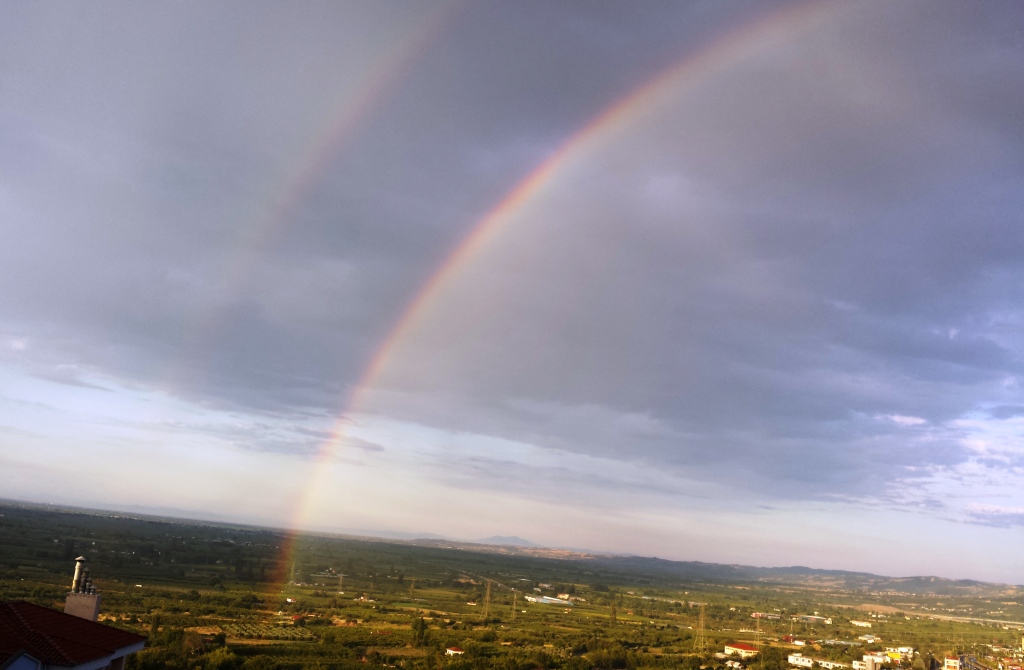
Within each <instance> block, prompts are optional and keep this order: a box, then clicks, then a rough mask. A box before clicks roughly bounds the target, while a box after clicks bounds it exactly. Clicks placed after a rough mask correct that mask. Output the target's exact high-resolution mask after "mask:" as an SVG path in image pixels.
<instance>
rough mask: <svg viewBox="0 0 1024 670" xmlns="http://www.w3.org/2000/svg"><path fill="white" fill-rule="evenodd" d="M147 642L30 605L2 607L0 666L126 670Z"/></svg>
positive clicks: (30, 669)
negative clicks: (133, 656) (125, 664)
mask: <svg viewBox="0 0 1024 670" xmlns="http://www.w3.org/2000/svg"><path fill="white" fill-rule="evenodd" d="M145 644H146V638H144V637H142V636H141V635H135V634H134V633H128V632H126V631H123V630H118V629H117V628H113V627H111V626H106V625H104V624H101V623H96V622H94V621H90V620H88V619H86V618H83V617H80V616H75V615H73V614H67V613H64V612H58V611H56V610H52V609H50V608H48V607H42V606H40V605H33V604H32V603H29V602H25V601H18V602H7V603H0V667H3V668H6V669H7V670H12V669H17V670H50V669H51V668H52V669H53V670H56V669H57V668H60V670H70V669H72V668H74V669H77V670H102V669H105V668H109V669H110V670H121V669H122V668H124V660H125V658H126V657H127V656H129V655H130V654H134V653H135V652H137V651H141V650H142V648H143V647H144V646H145Z"/></svg>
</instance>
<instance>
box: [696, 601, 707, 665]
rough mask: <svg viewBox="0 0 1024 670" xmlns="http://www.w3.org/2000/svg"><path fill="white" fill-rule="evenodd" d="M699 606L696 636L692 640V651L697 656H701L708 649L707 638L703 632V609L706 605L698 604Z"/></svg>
mask: <svg viewBox="0 0 1024 670" xmlns="http://www.w3.org/2000/svg"><path fill="white" fill-rule="evenodd" d="M698 604H699V605H700V619H698V621H697V634H696V635H695V636H694V638H693V650H694V651H695V652H697V653H698V654H703V653H704V652H705V651H707V649H708V636H707V632H706V631H705V630H704V607H705V605H706V603H698Z"/></svg>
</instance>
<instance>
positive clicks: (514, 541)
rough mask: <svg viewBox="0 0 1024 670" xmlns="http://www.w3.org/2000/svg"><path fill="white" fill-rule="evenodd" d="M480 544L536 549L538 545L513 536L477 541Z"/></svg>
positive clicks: (498, 536) (486, 538) (500, 536)
mask: <svg viewBox="0 0 1024 670" xmlns="http://www.w3.org/2000/svg"><path fill="white" fill-rule="evenodd" d="M477 542H479V543H480V544H499V545H502V546H508V547H536V546H538V545H536V544H534V543H533V542H530V541H529V540H524V539H523V538H521V537H516V536H515V535H492V536H491V537H485V538H484V539H482V540H477Z"/></svg>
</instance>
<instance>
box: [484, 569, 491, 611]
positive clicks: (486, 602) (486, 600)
mask: <svg viewBox="0 0 1024 670" xmlns="http://www.w3.org/2000/svg"><path fill="white" fill-rule="evenodd" d="M490 613H491V580H490V579H488V580H487V596H486V597H485V598H484V619H485V620H486V619H487V615H489V614H490Z"/></svg>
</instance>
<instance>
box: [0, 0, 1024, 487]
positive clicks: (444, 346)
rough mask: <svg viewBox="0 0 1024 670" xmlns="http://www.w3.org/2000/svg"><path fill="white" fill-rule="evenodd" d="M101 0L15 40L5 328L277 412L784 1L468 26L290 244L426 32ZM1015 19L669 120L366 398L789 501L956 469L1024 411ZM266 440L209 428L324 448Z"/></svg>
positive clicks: (882, 36)
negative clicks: (569, 163) (543, 166)
mask: <svg viewBox="0 0 1024 670" xmlns="http://www.w3.org/2000/svg"><path fill="white" fill-rule="evenodd" d="M780 6H781V5H780ZM106 7H107V9H106V10H104V11H93V10H91V9H90V10H85V9H83V8H71V9H68V8H66V7H61V8H60V10H59V11H58V9H57V7H56V6H46V5H38V6H25V7H19V8H17V9H12V10H11V11H10V17H9V18H10V20H8V21H5V22H4V25H3V26H0V76H2V80H0V85H2V91H3V95H2V96H0V100H2V102H0V179H2V182H0V212H2V213H0V217H2V218H0V225H2V232H0V236H2V237H0V242H2V243H0V310H2V313H3V315H4V316H3V320H2V321H0V336H4V337H7V336H9V337H11V338H18V339H19V341H21V340H24V341H25V342H26V343H27V348H25V349H24V351H23V352H22V353H20V354H19V356H20V358H19V359H18V360H20V361H21V362H20V363H19V365H24V366H26V367H27V368H28V369H30V370H31V372H32V373H33V374H36V375H38V376H40V377H45V378H49V379H53V378H54V376H53V375H54V374H55V373H54V372H53V371H54V370H56V369H58V368H59V366H61V365H72V366H74V367H73V368H60V369H65V370H71V369H74V370H84V371H87V372H89V373H90V375H89V379H91V380H94V379H99V378H103V377H110V378H116V379H118V380H120V382H122V383H125V384H139V385H141V386H148V387H156V388H161V389H166V390H169V391H171V392H173V393H176V394H178V395H180V396H181V397H183V398H185V399H188V400H192V401H198V402H201V403H203V404H204V405H205V406H207V407H218V408H229V409H240V410H245V411H249V412H252V413H254V414H256V415H261V414H263V415H266V416H273V417H276V418H277V419H281V420H285V421H287V420H288V419H295V420H296V421H298V420H299V419H301V418H308V417H314V418H326V417H331V416H334V415H335V414H336V413H337V412H338V411H339V409H340V408H341V407H343V406H344V405H345V403H346V401H347V398H348V397H349V394H350V393H351V391H352V387H353V385H354V384H355V383H357V382H358V380H359V379H360V378H361V376H362V374H363V371H364V369H365V366H366V365H367V363H368V361H369V360H370V358H371V357H372V356H373V354H374V352H375V351H376V349H377V347H378V346H379V344H380V343H381V341H382V340H383V339H384V338H385V337H386V335H387V334H388V333H389V332H390V331H391V329H392V328H393V327H394V325H395V324H396V323H397V321H398V319H399V317H400V315H401V314H402V313H403V311H404V310H405V308H406V306H407V305H408V304H409V302H410V300H412V299H413V298H414V297H415V296H416V294H417V293H418V291H419V288H420V287H421V285H422V284H423V282H424V281H425V280H426V279H427V278H428V277H429V276H431V274H432V273H433V271H434V270H435V269H436V268H437V267H438V266H439V265H440V264H441V263H442V262H443V261H444V259H445V258H446V257H447V256H448V254H449V253H450V252H451V250H452V249H453V248H455V246H456V245H457V244H458V242H459V241H460V240H461V239H462V238H463V236H464V235H466V234H467V233H468V232H469V231H470V230H471V229H472V227H473V225H474V224H475V223H476V222H477V221H478V220H479V218H480V217H481V216H482V215H483V214H484V213H485V212H486V211H488V210H489V209H490V208H491V207H492V206H493V205H494V204H495V203H496V202H498V201H499V200H500V199H501V198H502V197H503V196H504V194H505V193H506V192H507V191H508V190H509V189H511V188H512V186H513V185H514V184H515V183H516V182H517V181H519V180H520V179H522V178H523V177H524V176H525V175H526V174H528V173H529V172H530V171H531V170H532V169H533V168H534V167H535V166H536V165H537V164H539V163H540V162H542V161H543V160H544V159H545V158H546V157H547V156H549V155H550V154H551V152H552V151H554V150H555V149H556V148H557V146H559V144H560V143H561V142H563V141H564V140H565V139H566V138H568V137H570V136H572V135H573V134H574V133H575V132H576V131H577V130H578V129H579V128H580V127H582V126H583V125H584V124H585V123H587V122H588V121H589V120H590V119H592V118H594V117H595V116H596V115H597V114H598V113H599V112H600V111H601V110H602V109H604V108H606V107H607V106H608V105H610V104H612V103H613V102H614V101H616V100H617V99H619V98H621V97H622V96H623V95H625V94H626V93H627V92H629V91H630V90H632V89H633V88H635V87H636V86H637V85H638V84H640V83H641V82H643V81H645V80H647V79H649V78H651V77H652V76H654V75H655V74H656V73H658V72H660V71H661V70H662V69H663V68H665V67H666V66H667V65H669V64H672V63H674V62H677V61H678V60H680V59H682V58H685V57H687V56H688V55H691V54H694V53H697V52H699V51H700V49H702V48H704V47H705V46H707V45H709V44H713V43H714V42H715V40H716V39H717V38H719V37H720V36H721V35H723V34H726V33H728V32H729V31H731V30H734V29H736V28H738V27H741V26H746V25H750V24H756V23H757V22H758V21H759V20H760V19H761V18H762V17H763V16H766V15H768V14H771V13H772V12H773V11H775V9H776V7H770V8H765V7H762V6H760V5H758V6H754V5H747V4H743V3H703V4H702V3H697V4H690V5H687V6H680V5H679V4H677V3H664V4H662V3H648V4H645V5H643V7H642V10H640V9H638V8H637V7H635V6H632V5H624V4H621V3H607V4H604V3H585V4H579V5H574V4H570V3H537V4H532V5H530V4H527V5H522V4H519V5H511V4H501V3H494V4H480V5H469V6H465V7H457V8H456V9H454V10H451V11H449V13H448V14H446V15H444V17H443V19H441V20H439V23H440V27H439V28H438V29H437V36H436V37H434V38H432V39H431V40H427V41H426V42H425V46H424V47H423V49H422V50H421V51H420V52H418V53H416V54H415V57H414V58H412V59H411V61H410V62H409V63H408V64H406V65H403V66H402V67H400V68H398V70H397V71H396V72H391V73H389V74H388V77H385V78H384V79H381V81H390V82H392V83H390V84H387V85H385V86H382V88H381V92H380V93H378V94H377V95H376V97H375V99H374V101H373V104H371V105H370V107H371V110H370V112H369V113H368V114H366V115H365V116H364V117H362V119H361V120H360V122H359V123H357V124H356V125H355V130H354V131H353V132H352V133H350V135H348V136H346V137H345V138H344V141H343V142H341V143H340V144H339V145H338V147H337V148H336V150H333V151H331V152H329V153H328V156H327V158H326V159H325V160H324V161H323V169H322V170H321V171H320V172H319V173H317V174H315V175H313V177H312V178H311V179H310V180H309V181H308V183H307V184H305V185H303V188H301V189H298V191H299V192H300V195H301V197H299V198H298V199H297V200H296V202H295V203H294V204H293V205H292V206H290V207H287V208H285V209H284V211H283V213H282V214H281V215H280V216H279V217H278V219H279V220H274V218H273V214H272V212H273V211H274V210H275V207H277V206H278V203H279V202H280V201H282V200H287V199H288V198H289V197H290V195H293V194H289V193H287V192H284V191H285V188H286V185H287V184H289V183H291V181H292V180H293V179H294V174H296V173H298V172H301V170H302V168H303V166H304V164H305V163H308V161H309V160H311V158H310V157H311V156H315V155H316V153H317V151H318V150H322V149H323V148H324V147H323V146H321V145H322V143H323V142H324V141H325V140H324V139H323V138H324V137H325V136H326V135H327V134H328V133H325V132H324V131H323V128H325V127H330V125H331V119H333V118H335V117H336V116H337V115H338V114H339V113H340V112H339V110H341V109H344V105H345V102H346V101H347V100H349V99H351V98H353V97H355V96H357V95H358V92H359V91H360V90H362V89H360V86H363V85H365V84H361V83H360V82H362V81H363V80H364V78H367V77H369V78H370V79H372V78H373V77H374V76H377V75H376V74H373V75H372V76H371V75H368V74H367V73H377V71H378V69H379V68H380V67H381V65H380V63H382V62H387V54H388V53H389V49H391V48H392V47H395V48H397V47H398V46H400V44H399V43H400V42H401V41H402V40H404V39H407V35H408V34H409V33H415V28H416V26H418V25H420V24H426V23H429V22H430V21H431V20H435V19H436V17H435V16H434V14H432V12H433V11H434V9H433V8H430V7H427V8H424V7H417V8H416V9H415V10H414V9H411V8H410V6H408V5H398V4H387V3H367V4H352V5H349V6H346V7H344V8H341V7H336V6H332V5H323V6H317V7H315V8H314V9H315V11H310V12H293V11H288V10H286V9H285V8H283V7H278V6H275V5H252V6H248V7H246V8H245V9H244V10H243V9H241V8H237V7H236V8H231V7H230V6H219V7H204V8H203V9H202V11H201V12H199V11H198V10H197V8H196V7H194V6H178V5H174V6H166V7H160V8H155V9H153V10H152V11H150V12H142V11H140V9H139V8H137V7H132V6H128V5H125V6H114V5H108V6H106ZM437 11H442V10H437ZM76 12H77V13H76ZM442 13H443V12H442ZM1022 25H1024V16H1022V15H1021V10H1020V8H1019V7H1017V6H1015V5H1009V4H1008V5H996V4H989V5H986V6H985V7H984V8H977V7H975V6H971V5H966V4H927V5H923V4H922V5H918V4H903V5H899V6H890V5H862V6H857V7H845V8H843V9H842V10H841V11H837V12H835V17H834V18H833V19H831V20H830V21H827V22H825V24H824V25H823V27H821V28H820V29H818V30H816V31H815V32H813V33H811V34H810V35H794V36H793V38H792V41H791V43H789V44H786V45H784V46H782V47H781V48H766V49H765V50H764V51H763V52H758V53H757V54H755V55H754V56H753V57H751V58H750V59H748V60H747V61H745V62H744V63H742V64H741V65H739V66H737V67H735V68H732V69H730V70H729V71H727V72H725V73H723V74H721V75H720V76H718V77H716V78H715V79H714V80H712V81H710V82H705V83H704V84H702V85H701V86H699V87H698V88H697V89H695V90H693V91H690V92H688V93H687V94H686V95H682V94H680V95H679V96H678V99H676V100H674V101H670V102H669V103H666V104H665V105H664V107H663V108H660V109H658V110H655V111H652V112H650V113H649V115H648V117H647V118H644V119H642V120H638V121H637V122H636V123H635V124H633V125H631V126H630V127H629V128H626V129H624V130H623V131H622V133H621V136H620V137H619V139H618V140H615V141H612V142H609V143H608V145H607V146H603V147H601V148H600V150H595V151H594V152H593V156H592V158H590V159H588V161H587V164H586V165H584V166H577V167H575V168H574V169H573V170H572V171H570V172H571V174H568V175H566V176H564V177H561V176H560V177H559V179H558V180H557V181H556V182H555V183H553V184H551V188H550V189H549V192H546V193H545V195H544V198H543V199H542V200H541V205H542V206H541V207H539V208H538V209H537V210H528V211H524V213H523V214H522V215H521V218H522V219H524V220H523V221H519V222H517V223H516V224H515V225H514V226H512V228H513V230H511V231H509V232H508V234H507V235H505V236H503V238H502V241H501V243H500V245H499V247H498V248H494V249H490V250H488V251H487V252H486V254H485V255H484V257H481V258H480V259H478V263H477V264H476V265H473V266H472V267H469V268H467V269H466V270H465V271H464V272H463V274H462V275H460V278H459V280H458V281H457V282H456V283H457V285H456V286H454V287H453V288H451V290H450V291H449V292H448V293H446V294H445V295H444V296H442V298H441V299H440V301H439V305H438V306H437V308H436V310H435V311H434V312H433V313H432V314H430V315H428V317H427V323H425V324H424V325H422V326H421V327H420V328H418V329H417V330H416V331H415V332H414V333H412V334H411V335H410V341H408V342H405V343H404V344H403V347H404V348H403V349H401V350H400V351H396V352H395V356H394V360H393V361H392V366H391V368H390V369H389V374H388V375H387V376H386V377H385V378H384V379H382V380H380V388H378V389H376V390H375V392H374V393H373V394H371V396H370V398H371V400H372V401H371V402H370V403H368V407H369V408H370V409H371V410H372V411H376V412H380V413H383V414H385V415H387V416H390V417H393V418H398V419H409V420H414V421H420V422H423V423H425V424H429V425H434V426H440V427H442V428H446V429H451V430H464V431H475V432H479V433H482V434H485V435H494V436H501V437H507V438H513V439H521V440H524V441H527V442H530V443H534V444H539V445H542V446H545V447H550V448H552V449H558V450H563V451H569V452H580V453H587V454H596V455H600V456H606V457H613V458H618V459H628V460H635V461H638V462H640V463H644V464H648V465H652V466H655V467H659V468H669V469H677V470H678V471H680V472H686V473H689V474H691V475H693V476H700V477H705V478H714V477H715V476H716V473H717V472H720V469H721V467H722V466H723V465H728V466H730V467H732V469H733V470H732V471H733V472H734V476H735V480H736V481H737V482H740V483H741V485H742V486H744V487H750V488H752V489H756V490H759V491H761V492H765V493H768V494H770V495H774V496H778V497H781V498H792V497H795V498H801V497H829V496H839V495H843V496H854V495H861V494H866V493H867V492H869V491H871V490H872V489H874V488H877V487H878V486H879V485H882V484H884V483H885V482H888V481H891V480H893V479H896V478H910V477H926V476H929V475H930V474H931V473H932V472H934V471H936V470H937V469H942V468H948V467H952V466H955V465H957V464H958V463H962V462H964V461H965V460H966V459H968V458H969V454H968V452H967V451H966V449H965V447H964V446H963V444H962V442H961V440H962V438H963V437H964V435H965V433H964V429H961V428H957V427H953V426H950V425H949V422H951V421H953V420H955V419H957V418H959V417H961V416H963V415H965V414H967V413H970V412H972V411H977V410H979V409H982V408H984V407H995V409H992V410H991V414H992V416H994V417H996V418H1008V417H1010V416H1014V415H1016V413H1017V412H1016V408H1019V407H1021V406H1024V401H1022V399H1021V398H1020V390H1019V386H1017V383H1018V382H1017V380H1018V378H1019V375H1020V371H1021V369H1020V368H1021V360H1022V353H1024V352H1022V351H1021V348H1020V347H1021V345H1020V339H1019V337H1018V332H1017V328H1018V327H1019V324H1020V317H1021V313H1020V308H1019V305H1021V304H1024V302H1022V299H1024V295H1022V294H1021V293H1022V291H1021V287H1022V286H1024V282H1022V281H1021V280H1022V279H1024V273H1022V270H1024V267H1022V265H1021V262H1020V259H1021V258H1024V228H1022V227H1021V226H1020V220H1019V219H1020V217H1019V212H1020V211H1024V163H1022V161H1021V160H1020V157H1021V156H1022V155H1024V144H1022V143H1024V140H1022V138H1024V132H1022V131H1024V128H1022V127H1021V121H1020V120H1021V119H1022V118H1024V46H1022V43H1021V27H1022ZM395 26H398V28H396V27H395ZM310 147H313V148H312V149H311V148H310ZM304 162H305V163H304ZM8 359H10V357H8ZM10 360H13V359H10ZM47 375H48V376H47ZM82 378H84V377H72V376H64V377H61V380H63V381H62V383H75V381H76V380H78V381H79V382H80V381H81V379H82ZM88 383H93V382H92V381H90V382H88ZM97 383H98V382H97ZM268 425H269V424H268ZM273 425H274V426H276V427H275V428H274V429H272V430H270V429H267V428H266V427H265V426H263V425H262V424H258V423H255V424H252V425H251V426H250V425H248V424H247V426H248V427H246V428H239V429H237V435H235V436H234V437H232V436H231V435H230V434H228V433H230V432H231V430H236V429H229V428H225V429H224V430H227V431H228V433H225V434H224V435H223V437H225V438H226V439H236V438H237V439H238V440H239V443H240V444H243V443H244V444H247V445H249V446H248V448H253V449H260V450H269V451H284V452H288V453H296V454H303V455H309V454H312V453H315V451H316V449H317V448H318V445H319V444H321V443H322V441H323V440H325V439H327V438H328V437H329V435H328V434H326V433H323V434H320V433H318V432H317V431H312V432H304V431H308V430H309V429H307V428H303V427H302V426H300V425H298V424H295V425H291V424H288V425H285V426H283V427H282V426H278V425H277V424H273ZM195 429H196V430H198V431H200V432H203V431H206V432H210V433H211V434H219V433H217V431H218V430H220V429H219V428H216V427H211V426H206V427H203V426H198V427H195ZM352 446H354V447H356V448H358V449H361V450H362V451H364V452H367V453H371V452H375V451H379V450H380V449H379V448H376V447H377V446H378V445H375V444H372V443H369V442H367V443H361V442H353V443H352Z"/></svg>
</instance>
